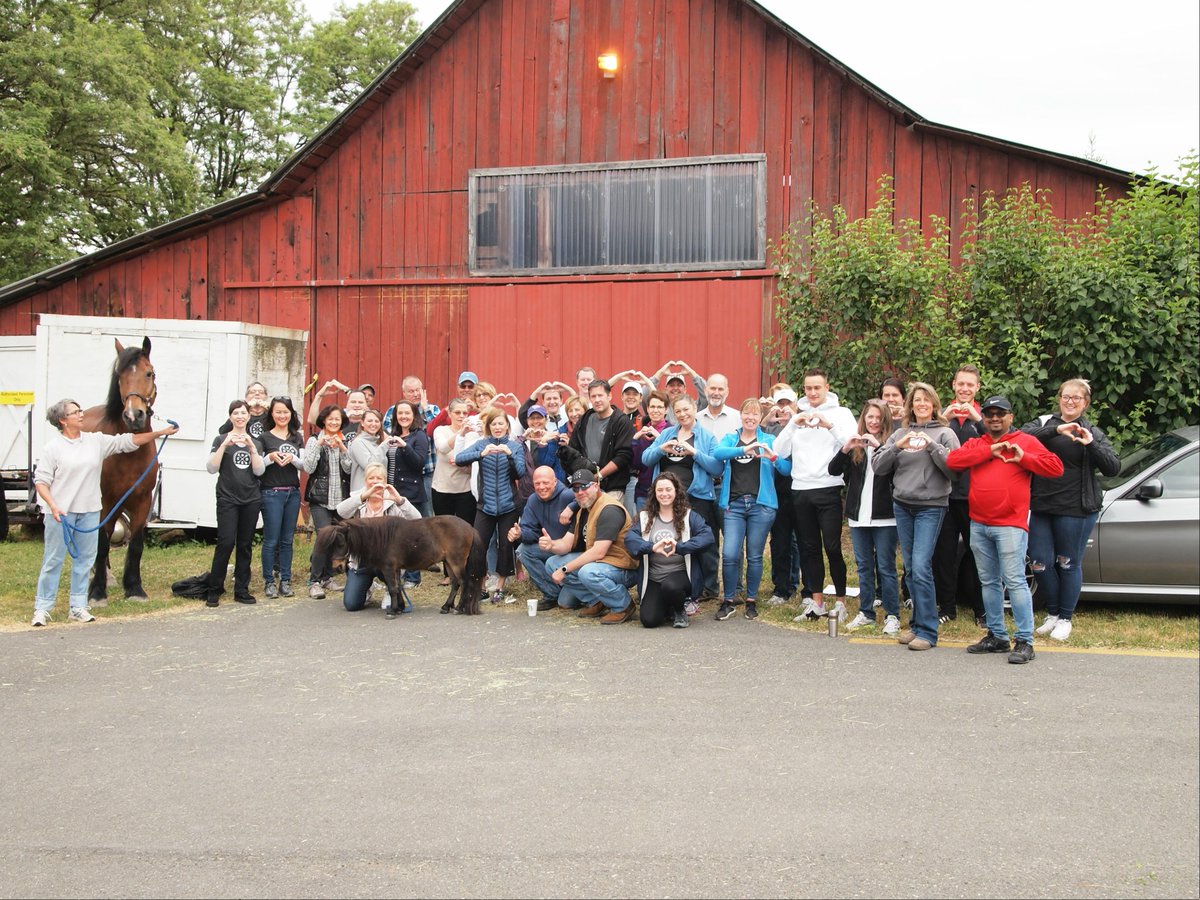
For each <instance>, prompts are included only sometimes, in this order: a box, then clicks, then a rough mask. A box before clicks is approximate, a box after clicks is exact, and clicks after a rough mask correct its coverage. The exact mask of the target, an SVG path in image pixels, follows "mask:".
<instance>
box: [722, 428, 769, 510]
mask: <svg viewBox="0 0 1200 900" xmlns="http://www.w3.org/2000/svg"><path fill="white" fill-rule="evenodd" d="M753 443H754V441H753V440H749V441H747V440H745V439H744V438H741V437H739V438H738V446H739V447H745V446H746V445H747V444H753ZM761 475H762V463H761V462H760V461H759V459H758V457H757V456H735V457H734V458H733V459H731V460H730V461H729V499H730V500H736V499H737V498H738V497H740V496H742V495H743V494H749V495H750V498H751V499H752V500H754V501H755V502H756V503H757V502H758V487H759V484H758V482H759V478H760V477H761Z"/></svg>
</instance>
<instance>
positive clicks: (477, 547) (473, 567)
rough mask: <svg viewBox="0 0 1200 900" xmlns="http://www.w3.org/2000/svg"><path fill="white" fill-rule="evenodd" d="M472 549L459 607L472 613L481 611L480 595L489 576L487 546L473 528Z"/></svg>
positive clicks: (468, 558) (468, 557)
mask: <svg viewBox="0 0 1200 900" xmlns="http://www.w3.org/2000/svg"><path fill="white" fill-rule="evenodd" d="M471 531H472V534H471V550H470V552H469V553H468V554H467V569H466V578H464V579H463V584H462V595H461V596H460V597H459V600H458V602H459V608H460V609H462V610H464V611H466V612H468V613H471V614H477V613H478V612H479V597H480V595H481V592H482V591H483V579H484V578H486V577H487V548H486V547H485V546H484V544H483V540H482V539H481V538H480V537H479V533H478V532H476V531H475V529H471Z"/></svg>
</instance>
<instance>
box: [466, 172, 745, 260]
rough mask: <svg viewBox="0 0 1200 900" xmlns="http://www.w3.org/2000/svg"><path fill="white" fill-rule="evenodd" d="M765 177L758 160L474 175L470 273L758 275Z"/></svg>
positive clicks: (470, 188) (470, 198) (471, 185)
mask: <svg viewBox="0 0 1200 900" xmlns="http://www.w3.org/2000/svg"><path fill="white" fill-rule="evenodd" d="M765 176H766V157H765V156H763V155H761V154H743V155H738V156H723V157H711V156H710V157H703V158H698V159H681V160H653V161H644V160H641V161H636V162H629V163H603V164H593V165H586V166H547V167H540V168H523V169H479V170H473V171H472V172H471V173H470V185H469V194H470V197H469V202H470V212H471V215H470V219H469V221H470V223H471V225H470V229H471V233H470V235H469V242H470V252H471V260H470V265H471V271H472V272H473V273H476V274H481V275H501V274H504V275H509V274H511V275H517V274H533V275H536V274H548V273H550V272H555V273H570V272H638V271H647V272H653V271H673V270H680V269H688V270H704V269H728V268H759V267H761V266H763V265H764V264H765V261H766V248H765V247H764V246H763V244H764V239H765V237H764V236H765V228H764V223H765V221H766V208H765V205H766V199H765V198H766V190H765V185H764V184H763V179H764V178H765Z"/></svg>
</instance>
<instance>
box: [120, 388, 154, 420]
mask: <svg viewBox="0 0 1200 900" xmlns="http://www.w3.org/2000/svg"><path fill="white" fill-rule="evenodd" d="M130 397H137V398H138V399H139V400H141V401H142V402H143V403H145V404H146V415H148V416H152V415H154V401H155V400H157V399H158V387H157V386H155V388H154V390H152V391H151V392H150V396H149V397H147V396H146V395H145V394H139V393H138V392H137V391H130V392H129V393H128V394H126V395H125V396H124V397H123V398H122V399H121V403H122V405H125V406H128V405H129V398H130Z"/></svg>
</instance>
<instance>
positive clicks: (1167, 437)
mask: <svg viewBox="0 0 1200 900" xmlns="http://www.w3.org/2000/svg"><path fill="white" fill-rule="evenodd" d="M1189 443H1190V441H1188V440H1187V439H1186V438H1183V437H1180V436H1179V435H1177V434H1175V433H1174V432H1171V433H1168V434H1161V435H1159V436H1158V437H1156V438H1155V439H1154V440H1152V441H1150V442H1149V443H1146V444H1142V446H1140V447H1138V448H1137V449H1136V450H1134V451H1133V452H1132V453H1130V454H1129V455H1128V456H1126V457H1125V458H1123V459H1122V460H1121V471H1120V472H1118V473H1117V474H1116V475H1110V476H1108V477H1107V478H1101V479H1100V486H1101V487H1102V488H1104V490H1106V491H1111V490H1112V489H1113V488H1118V487H1120V486H1121V485H1123V484H1125V483H1126V482H1127V481H1129V480H1130V479H1132V478H1136V477H1137V476H1139V475H1141V474H1142V473H1143V472H1145V471H1146V470H1147V469H1150V468H1153V467H1154V466H1155V465H1157V464H1158V463H1159V462H1160V461H1161V460H1162V459H1164V458H1165V457H1167V456H1170V455H1171V454H1172V453H1174V452H1175V451H1176V450H1178V449H1179V448H1180V447H1186V446H1187V445H1188V444H1189Z"/></svg>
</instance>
